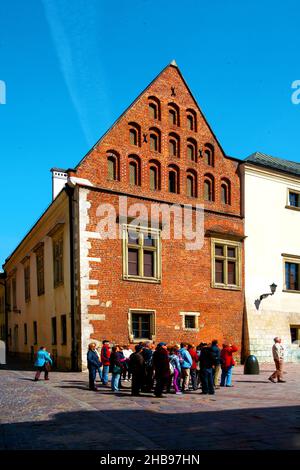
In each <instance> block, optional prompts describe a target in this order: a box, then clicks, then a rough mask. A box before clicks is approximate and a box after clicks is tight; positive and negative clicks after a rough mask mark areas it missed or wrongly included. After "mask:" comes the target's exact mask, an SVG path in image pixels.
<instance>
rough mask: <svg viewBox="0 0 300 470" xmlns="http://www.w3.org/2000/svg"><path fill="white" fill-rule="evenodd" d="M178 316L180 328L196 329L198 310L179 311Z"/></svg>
mask: <svg viewBox="0 0 300 470" xmlns="http://www.w3.org/2000/svg"><path fill="white" fill-rule="evenodd" d="M180 316H181V317H182V328H183V329H184V330H196V331H198V318H199V316H200V313H199V312H180Z"/></svg>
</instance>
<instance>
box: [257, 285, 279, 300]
mask: <svg viewBox="0 0 300 470" xmlns="http://www.w3.org/2000/svg"><path fill="white" fill-rule="evenodd" d="M276 288H277V285H276V284H275V282H273V284H271V285H270V289H271V292H269V293H268V294H262V295H261V296H260V298H259V300H260V301H262V300H263V299H266V298H267V297H269V295H274V294H275V292H276Z"/></svg>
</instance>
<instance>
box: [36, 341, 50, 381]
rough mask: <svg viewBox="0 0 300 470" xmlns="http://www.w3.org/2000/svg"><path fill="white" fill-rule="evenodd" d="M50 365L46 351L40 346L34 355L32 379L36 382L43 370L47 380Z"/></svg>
mask: <svg viewBox="0 0 300 470" xmlns="http://www.w3.org/2000/svg"><path fill="white" fill-rule="evenodd" d="M51 365H52V359H51V356H50V354H49V353H48V351H47V350H46V348H45V347H44V346H41V347H40V349H39V351H38V352H37V355H36V360H35V363H34V367H36V368H37V371H36V374H35V377H34V381H35V382H37V381H38V380H39V378H40V375H41V373H42V372H44V378H45V380H49V371H50V366H51Z"/></svg>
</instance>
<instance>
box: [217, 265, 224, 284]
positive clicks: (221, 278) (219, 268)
mask: <svg viewBox="0 0 300 470" xmlns="http://www.w3.org/2000/svg"><path fill="white" fill-rule="evenodd" d="M215 271H216V282H218V283H221V284H224V264H223V261H220V260H216V262H215Z"/></svg>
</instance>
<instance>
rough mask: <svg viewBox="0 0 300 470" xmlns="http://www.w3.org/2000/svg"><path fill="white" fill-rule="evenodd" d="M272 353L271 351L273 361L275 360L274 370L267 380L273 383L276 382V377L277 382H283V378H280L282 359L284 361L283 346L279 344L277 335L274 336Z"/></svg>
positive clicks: (279, 340) (279, 339)
mask: <svg viewBox="0 0 300 470" xmlns="http://www.w3.org/2000/svg"><path fill="white" fill-rule="evenodd" d="M272 353H273V359H274V362H275V366H276V370H275V371H274V372H273V374H272V375H271V376H270V377H269V380H270V381H271V382H273V383H276V380H275V379H276V378H277V382H280V383H284V382H285V380H283V378H282V374H283V361H284V347H283V346H282V344H281V338H279V337H278V336H276V338H274V344H273V347H272Z"/></svg>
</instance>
